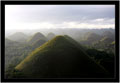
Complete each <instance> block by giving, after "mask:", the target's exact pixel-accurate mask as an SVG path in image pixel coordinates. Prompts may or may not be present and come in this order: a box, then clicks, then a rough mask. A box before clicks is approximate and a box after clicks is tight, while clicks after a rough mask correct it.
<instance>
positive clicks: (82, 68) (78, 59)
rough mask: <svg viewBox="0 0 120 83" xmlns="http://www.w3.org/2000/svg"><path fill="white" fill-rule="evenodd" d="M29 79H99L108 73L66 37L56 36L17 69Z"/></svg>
mask: <svg viewBox="0 0 120 83" xmlns="http://www.w3.org/2000/svg"><path fill="white" fill-rule="evenodd" d="M15 69H16V70H18V71H21V72H22V73H24V76H26V77H29V78H47V77H50V78H76V77H80V78H93V77H95V78H97V77H108V76H107V71H106V70H105V69H104V68H103V67H102V66H100V65H98V64H97V63H95V61H93V60H92V59H91V58H89V57H88V55H87V54H85V52H84V51H83V50H81V49H79V48H78V47H76V45H75V44H74V43H72V42H70V41H68V39H67V38H66V37H64V36H56V37H55V38H53V39H52V40H50V41H48V42H46V43H45V44H43V45H42V46H41V47H39V48H37V49H35V50H34V51H33V52H32V53H31V54H30V55H29V56H28V57H27V58H25V59H24V60H23V61H22V62H21V63H20V64H19V65H17V66H16V67H15Z"/></svg>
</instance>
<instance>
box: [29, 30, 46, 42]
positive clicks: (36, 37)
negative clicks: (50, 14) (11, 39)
mask: <svg viewBox="0 0 120 83" xmlns="http://www.w3.org/2000/svg"><path fill="white" fill-rule="evenodd" d="M38 40H45V41H47V38H46V37H45V36H44V35H43V34H42V33H40V32H37V33H35V34H34V35H33V36H32V37H31V38H30V39H29V40H28V42H29V43H30V44H32V43H34V42H36V41H38Z"/></svg>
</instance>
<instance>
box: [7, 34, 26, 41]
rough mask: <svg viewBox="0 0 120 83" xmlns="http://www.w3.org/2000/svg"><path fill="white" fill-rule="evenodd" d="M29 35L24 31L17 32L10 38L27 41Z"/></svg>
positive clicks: (9, 37)
mask: <svg viewBox="0 0 120 83" xmlns="http://www.w3.org/2000/svg"><path fill="white" fill-rule="evenodd" d="M27 38H28V36H27V35H25V34H24V33H22V32H16V33H14V34H13V35H11V36H8V39H10V40H13V41H17V42H25V41H26V40H27Z"/></svg>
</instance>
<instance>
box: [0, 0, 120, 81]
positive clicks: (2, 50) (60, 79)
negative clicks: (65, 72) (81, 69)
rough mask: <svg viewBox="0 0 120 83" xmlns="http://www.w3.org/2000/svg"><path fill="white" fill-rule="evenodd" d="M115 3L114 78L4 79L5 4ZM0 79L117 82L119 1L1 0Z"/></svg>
mask: <svg viewBox="0 0 120 83" xmlns="http://www.w3.org/2000/svg"><path fill="white" fill-rule="evenodd" d="M45 4H46V5H69V4H71V5H84V4H87V5H115V41H116V44H115V45H116V46H115V52H116V53H115V54H116V57H115V63H116V65H115V72H116V74H115V78H114V79H113V78H110V79H107V78H106V79H99V78H98V79H97V78H96V79H92V78H91V79H88V78H86V79H78V78H71V79H66V78H65V79H63V78H55V79H54V78H43V79H5V75H4V74H5V73H4V72H5V5H45ZM1 11H2V12H1V39H2V41H1V46H2V48H1V81H2V82H119V1H87V2H86V1H1Z"/></svg>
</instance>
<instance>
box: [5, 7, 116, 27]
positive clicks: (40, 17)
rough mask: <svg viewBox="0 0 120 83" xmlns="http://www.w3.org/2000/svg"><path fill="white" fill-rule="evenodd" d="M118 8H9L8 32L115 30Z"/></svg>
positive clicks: (7, 10) (6, 12)
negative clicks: (52, 29) (71, 29)
mask: <svg viewBox="0 0 120 83" xmlns="http://www.w3.org/2000/svg"><path fill="white" fill-rule="evenodd" d="M114 19H115V6H114V5H6V6H5V28H6V29H40V28H114V24H115V22H114Z"/></svg>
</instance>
